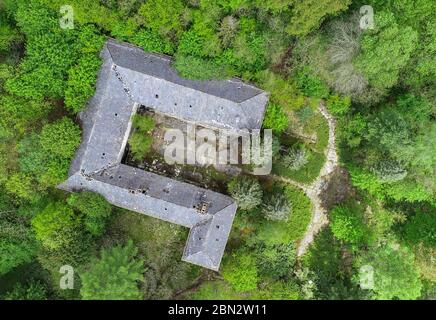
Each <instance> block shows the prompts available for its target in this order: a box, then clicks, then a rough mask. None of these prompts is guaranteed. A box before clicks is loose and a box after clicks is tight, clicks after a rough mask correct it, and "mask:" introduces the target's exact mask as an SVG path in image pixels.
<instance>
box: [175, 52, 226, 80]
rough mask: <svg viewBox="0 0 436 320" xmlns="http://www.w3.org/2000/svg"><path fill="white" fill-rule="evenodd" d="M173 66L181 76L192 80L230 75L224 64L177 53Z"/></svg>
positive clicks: (217, 78) (219, 78)
mask: <svg viewBox="0 0 436 320" xmlns="http://www.w3.org/2000/svg"><path fill="white" fill-rule="evenodd" d="M174 68H175V69H176V70H177V71H178V73H179V74H180V76H181V77H184V78H188V79H194V80H212V79H215V80H222V79H225V78H228V77H229V75H230V73H229V71H228V70H227V69H226V68H225V67H224V66H222V65H220V64H218V63H216V62H214V61H210V60H206V59H203V58H199V57H194V56H185V55H177V56H176V59H175V61H174Z"/></svg>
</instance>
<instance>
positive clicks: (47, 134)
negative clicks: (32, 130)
mask: <svg viewBox="0 0 436 320" xmlns="http://www.w3.org/2000/svg"><path fill="white" fill-rule="evenodd" d="M80 132H81V131H80V128H79V126H78V125H76V124H74V123H73V121H71V120H70V119H69V118H67V117H64V118H62V119H61V120H58V121H56V122H54V123H51V124H47V125H45V126H44V127H43V128H42V131H41V134H40V138H39V139H40V143H41V147H42V148H43V149H44V151H46V152H51V153H52V154H53V155H55V156H59V157H61V158H66V159H70V158H72V157H73V156H74V153H75V151H76V148H77V147H78V146H79V144H80V140H81V137H80Z"/></svg>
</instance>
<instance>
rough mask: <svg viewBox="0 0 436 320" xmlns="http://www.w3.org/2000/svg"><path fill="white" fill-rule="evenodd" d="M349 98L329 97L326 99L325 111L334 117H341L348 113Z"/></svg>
mask: <svg viewBox="0 0 436 320" xmlns="http://www.w3.org/2000/svg"><path fill="white" fill-rule="evenodd" d="M350 105H351V98H350V97H348V96H345V97H341V96H339V95H336V94H335V95H331V96H329V97H328V99H327V109H328V110H329V111H330V112H331V113H332V114H334V115H343V114H345V113H347V112H348V109H349V108H350Z"/></svg>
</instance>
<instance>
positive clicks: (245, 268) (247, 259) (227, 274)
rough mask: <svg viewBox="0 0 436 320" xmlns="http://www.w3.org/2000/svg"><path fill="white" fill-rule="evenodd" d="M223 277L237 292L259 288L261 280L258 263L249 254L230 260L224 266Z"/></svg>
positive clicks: (242, 254) (240, 254)
mask: <svg viewBox="0 0 436 320" xmlns="http://www.w3.org/2000/svg"><path fill="white" fill-rule="evenodd" d="M222 275H223V278H224V279H225V280H227V281H228V282H229V283H230V284H231V285H232V287H233V288H234V289H235V290H236V291H237V292H246V291H250V290H254V289H256V288H257V282H258V280H259V277H258V273H257V267H256V262H255V260H254V259H253V257H252V256H251V255H249V254H248V253H242V252H240V253H238V254H235V255H233V256H232V257H231V258H229V259H228V260H227V261H226V262H225V263H224V266H223V269H222Z"/></svg>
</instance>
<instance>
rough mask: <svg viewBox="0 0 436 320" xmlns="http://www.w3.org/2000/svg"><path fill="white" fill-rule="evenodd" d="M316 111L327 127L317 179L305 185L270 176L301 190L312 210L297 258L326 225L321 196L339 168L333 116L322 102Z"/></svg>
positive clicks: (299, 244)
mask: <svg viewBox="0 0 436 320" xmlns="http://www.w3.org/2000/svg"><path fill="white" fill-rule="evenodd" d="M318 110H319V112H320V113H321V114H322V115H323V117H324V118H325V119H326V121H327V123H328V126H329V139H328V145H327V148H326V149H325V150H324V153H325V156H326V162H325V163H324V165H323V167H322V168H321V171H320V173H319V175H318V177H317V178H316V179H315V181H314V182H313V183H311V184H309V185H307V184H304V183H301V182H297V181H294V180H291V179H289V178H286V177H282V176H278V175H271V178H272V179H274V180H276V181H281V182H284V183H288V184H290V185H293V186H296V187H298V188H300V189H302V190H303V191H304V193H305V194H306V195H307V197H308V198H309V199H310V200H311V202H312V210H313V214H312V219H311V221H310V223H309V226H308V228H307V230H306V233H305V235H304V236H303V238H302V239H301V240H300V241H299V243H298V247H297V254H298V256H302V255H303V254H304V253H305V252H306V250H307V248H308V246H309V245H310V243H312V241H313V240H314V238H315V235H316V234H317V233H318V232H319V231H320V230H321V229H322V227H323V226H325V225H326V224H327V223H328V217H327V209H326V208H325V206H324V205H323V201H322V197H321V195H322V193H323V192H324V191H325V190H326V189H327V186H328V185H329V182H330V179H331V177H332V175H333V173H334V172H335V171H336V170H337V169H338V167H339V158H338V154H337V149H336V134H335V133H336V121H335V119H334V118H333V116H331V115H330V113H329V112H328V111H327V109H326V107H325V105H324V104H323V102H321V103H320V105H319V107H318Z"/></svg>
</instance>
